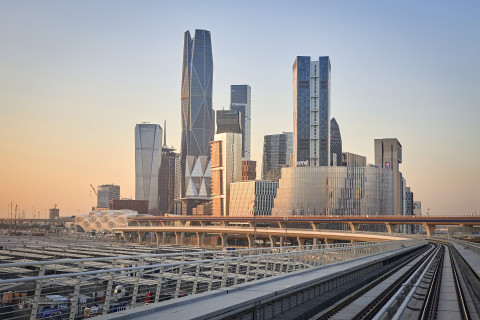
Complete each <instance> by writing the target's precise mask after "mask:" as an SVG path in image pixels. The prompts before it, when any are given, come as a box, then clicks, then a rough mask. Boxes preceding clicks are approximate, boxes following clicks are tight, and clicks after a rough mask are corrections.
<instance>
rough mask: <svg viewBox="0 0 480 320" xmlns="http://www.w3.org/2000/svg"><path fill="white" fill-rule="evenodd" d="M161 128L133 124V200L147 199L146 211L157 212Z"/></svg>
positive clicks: (154, 213)
mask: <svg viewBox="0 0 480 320" xmlns="http://www.w3.org/2000/svg"><path fill="white" fill-rule="evenodd" d="M161 151H162V128H161V127H160V125H158V124H150V123H141V124H137V125H136V126H135V200H148V213H149V214H151V215H158V214H159V207H158V206H159V193H158V178H159V173H160V165H161V154H160V153H161Z"/></svg>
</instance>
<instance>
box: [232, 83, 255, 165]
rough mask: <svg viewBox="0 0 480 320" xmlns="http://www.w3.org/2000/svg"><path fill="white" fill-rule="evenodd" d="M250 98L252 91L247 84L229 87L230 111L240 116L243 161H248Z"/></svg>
mask: <svg viewBox="0 0 480 320" xmlns="http://www.w3.org/2000/svg"><path fill="white" fill-rule="evenodd" d="M251 96H252V89H251V88H250V86H249V85H247V84H243V85H231V86H230V110H236V111H240V112H241V115H242V159H243V160H250V135H251V107H252V106H251Z"/></svg>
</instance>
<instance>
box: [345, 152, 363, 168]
mask: <svg viewBox="0 0 480 320" xmlns="http://www.w3.org/2000/svg"><path fill="white" fill-rule="evenodd" d="M341 165H342V166H343V167H366V166H367V158H366V157H364V156H361V155H358V154H354V153H350V152H343V153H342V162H341Z"/></svg>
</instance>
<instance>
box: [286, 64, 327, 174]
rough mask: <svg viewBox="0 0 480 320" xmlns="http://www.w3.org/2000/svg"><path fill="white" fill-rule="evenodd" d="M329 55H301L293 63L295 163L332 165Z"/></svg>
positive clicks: (298, 164)
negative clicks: (315, 56) (311, 57)
mask: <svg viewBox="0 0 480 320" xmlns="http://www.w3.org/2000/svg"><path fill="white" fill-rule="evenodd" d="M330 71H331V66H330V58H329V57H320V58H319V59H318V61H311V59H310V57H301V56H298V57H297V58H296V59H295V62H294V64H293V135H294V137H293V149H294V161H295V165H296V166H328V165H329V164H330V73H331V72H330Z"/></svg>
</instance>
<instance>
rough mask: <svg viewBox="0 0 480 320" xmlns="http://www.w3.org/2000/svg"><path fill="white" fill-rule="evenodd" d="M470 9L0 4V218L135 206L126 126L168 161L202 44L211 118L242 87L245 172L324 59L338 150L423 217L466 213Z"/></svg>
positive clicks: (472, 38) (476, 185) (479, 199)
mask: <svg viewBox="0 0 480 320" xmlns="http://www.w3.org/2000/svg"><path fill="white" fill-rule="evenodd" d="M479 12H480V2H478V1H460V2H454V1H402V2H395V1H295V2H294V1H235V2H233V1H164V2H161V1H143V0H139V1H133V0H131V1H119V0H115V1H114V0H109V1H99V0H90V1H88V0H87V1H48V0H46V1H38V0H31V1H17V0H2V1H0V110H1V117H0V150H1V151H0V168H1V180H0V181H1V184H0V205H1V206H0V217H7V215H8V211H9V208H10V204H11V203H12V202H13V206H14V207H15V205H16V204H18V206H19V208H20V210H25V212H26V215H27V217H28V218H30V217H32V212H33V211H35V212H39V211H40V212H41V214H42V216H43V215H44V212H45V209H47V208H51V207H52V206H53V205H54V203H56V204H58V207H59V208H60V214H61V215H64V216H66V215H77V214H86V213H88V212H89V210H90V208H91V207H92V206H94V205H96V197H95V196H94V194H93V192H91V189H90V184H93V185H94V186H95V187H97V185H100V184H108V183H115V184H118V185H120V187H121V196H122V197H132V196H134V195H135V190H134V187H135V183H134V127H135V124H137V123H140V122H143V121H148V122H152V123H159V124H160V125H161V126H162V127H163V121H164V120H166V121H167V143H168V144H169V145H173V146H175V147H176V148H178V149H179V147H180V134H181V127H180V89H181V87H180V82H181V68H182V54H183V34H184V32H185V31H186V30H190V31H194V29H206V30H209V31H210V32H211V36H212V47H213V62H214V80H213V108H214V109H216V110H218V109H222V108H228V106H229V99H230V93H229V88H230V85H231V84H249V85H250V86H251V87H252V158H253V160H257V166H258V169H259V170H258V172H260V168H261V159H262V145H263V136H264V135H266V134H274V133H281V132H282V131H292V130H293V119H292V115H293V97H292V65H293V62H294V60H295V57H296V56H298V55H306V56H312V58H315V60H316V58H318V56H327V55H328V56H330V59H331V64H332V97H331V98H332V102H331V115H332V117H335V118H336V119H337V122H338V124H339V126H340V131H341V135H342V139H343V150H344V151H348V152H353V153H357V154H361V155H364V156H366V157H367V162H368V163H374V157H373V154H374V139H375V138H398V139H399V141H400V143H401V144H402V146H403V163H402V164H401V166H400V170H401V171H402V172H403V174H404V177H405V178H406V180H407V185H408V186H410V187H411V188H412V191H413V192H414V200H419V201H422V207H423V211H424V212H426V211H427V208H430V213H431V214H471V213H472V212H477V213H478V214H480V160H479V159H480V62H479V57H480V32H479V31H480V19H479V18H478V16H479V15H478V14H479Z"/></svg>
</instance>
